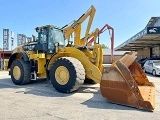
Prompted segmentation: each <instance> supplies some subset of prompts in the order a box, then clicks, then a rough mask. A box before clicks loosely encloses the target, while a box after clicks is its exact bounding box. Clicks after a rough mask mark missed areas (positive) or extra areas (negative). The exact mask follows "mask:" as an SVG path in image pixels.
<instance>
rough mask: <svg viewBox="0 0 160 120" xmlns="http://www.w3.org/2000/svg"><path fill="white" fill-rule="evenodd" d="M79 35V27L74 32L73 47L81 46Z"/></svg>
mask: <svg viewBox="0 0 160 120" xmlns="http://www.w3.org/2000/svg"><path fill="white" fill-rule="evenodd" d="M80 34H81V25H79V26H77V28H76V29H75V31H74V45H75V46H76V45H81V42H83V41H81V39H80V36H81V35H80Z"/></svg>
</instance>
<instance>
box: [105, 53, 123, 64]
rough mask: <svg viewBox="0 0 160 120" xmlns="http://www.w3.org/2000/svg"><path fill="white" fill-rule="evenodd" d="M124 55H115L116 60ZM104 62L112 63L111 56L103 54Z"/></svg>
mask: <svg viewBox="0 0 160 120" xmlns="http://www.w3.org/2000/svg"><path fill="white" fill-rule="evenodd" d="M121 56H122V55H114V61H116V60H118V59H119V58H120V57H121ZM103 64H111V56H110V55H104V56H103Z"/></svg>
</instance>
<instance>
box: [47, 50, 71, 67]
mask: <svg viewBox="0 0 160 120" xmlns="http://www.w3.org/2000/svg"><path fill="white" fill-rule="evenodd" d="M64 51H65V49H64V50H63V51H62V52H58V53H57V54H55V55H53V56H52V57H51V59H50V60H49V62H48V63H47V64H48V66H47V70H50V68H51V65H52V64H53V62H54V61H55V60H56V59H58V58H60V57H67V56H70V53H69V52H64Z"/></svg>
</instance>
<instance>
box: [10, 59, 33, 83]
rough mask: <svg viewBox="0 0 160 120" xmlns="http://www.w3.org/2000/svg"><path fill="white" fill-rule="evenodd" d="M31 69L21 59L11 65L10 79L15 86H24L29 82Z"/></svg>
mask: <svg viewBox="0 0 160 120" xmlns="http://www.w3.org/2000/svg"><path fill="white" fill-rule="evenodd" d="M30 73H31V69H30V67H29V63H28V62H25V61H24V60H23V59H16V60H14V61H13V62H12V64H11V69H10V74H11V79H12V81H13V83H14V84H16V85H24V84H28V83H30V82H31V75H30Z"/></svg>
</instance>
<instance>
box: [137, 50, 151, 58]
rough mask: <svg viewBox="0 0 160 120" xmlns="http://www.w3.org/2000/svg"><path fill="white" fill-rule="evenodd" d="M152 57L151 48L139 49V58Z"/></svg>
mask: <svg viewBox="0 0 160 120" xmlns="http://www.w3.org/2000/svg"><path fill="white" fill-rule="evenodd" d="M146 57H147V58H150V48H147V49H142V50H138V51H137V58H138V59H141V58H146Z"/></svg>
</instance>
